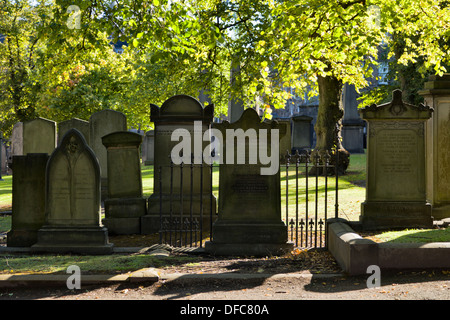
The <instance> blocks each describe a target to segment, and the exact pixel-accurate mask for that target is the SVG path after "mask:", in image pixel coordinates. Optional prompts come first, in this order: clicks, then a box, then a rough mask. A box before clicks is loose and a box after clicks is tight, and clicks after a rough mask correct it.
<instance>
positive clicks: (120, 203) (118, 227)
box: [102, 198, 147, 234]
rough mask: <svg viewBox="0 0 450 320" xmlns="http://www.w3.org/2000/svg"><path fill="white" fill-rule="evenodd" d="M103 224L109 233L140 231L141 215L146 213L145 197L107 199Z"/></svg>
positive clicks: (134, 232) (137, 232)
mask: <svg viewBox="0 0 450 320" xmlns="http://www.w3.org/2000/svg"><path fill="white" fill-rule="evenodd" d="M104 205H105V218H104V219H103V220H102V223H103V225H105V226H106V227H107V228H108V232H109V233H110V234H139V233H141V217H142V216H144V215H145V214H146V213H147V200H146V199H145V198H125V199H107V200H105V202H104Z"/></svg>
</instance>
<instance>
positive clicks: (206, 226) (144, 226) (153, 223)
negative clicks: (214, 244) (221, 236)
mask: <svg viewBox="0 0 450 320" xmlns="http://www.w3.org/2000/svg"><path fill="white" fill-rule="evenodd" d="M216 217H217V216H216V215H214V217H213V220H215V219H216ZM162 218H163V221H164V220H165V219H167V221H169V219H170V214H163V215H162ZM192 218H193V220H197V221H198V222H199V223H200V215H198V214H195V215H193V216H192ZM140 219H141V234H153V233H158V232H159V231H160V229H161V218H160V215H159V214H147V215H145V216H142V217H141V218H140ZM172 219H178V220H180V215H179V214H173V215H172ZM183 219H189V220H190V215H189V213H186V214H185V215H183ZM210 221H211V219H210V216H209V213H208V214H206V215H203V226H202V230H203V232H209V230H210Z"/></svg>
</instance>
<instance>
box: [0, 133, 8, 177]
mask: <svg viewBox="0 0 450 320" xmlns="http://www.w3.org/2000/svg"><path fill="white" fill-rule="evenodd" d="M0 141H2V142H1V145H0V148H1V153H2V154H1V156H0V159H1V170H2V171H1V172H2V174H6V173H8V172H7V171H8V166H7V164H8V153H9V152H8V146H7V145H6V144H5V143H4V142H3V140H0Z"/></svg>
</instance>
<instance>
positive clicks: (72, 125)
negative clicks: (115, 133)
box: [58, 118, 90, 145]
mask: <svg viewBox="0 0 450 320" xmlns="http://www.w3.org/2000/svg"><path fill="white" fill-rule="evenodd" d="M70 129H77V130H78V131H80V132H81V134H82V135H83V136H84V139H85V140H86V142H87V144H88V145H89V136H90V133H89V121H86V120H81V119H78V118H73V119H70V120H66V121H62V122H59V123H58V145H60V144H61V141H62V138H63V137H64V135H65V134H66V132H68V131H69V130H70Z"/></svg>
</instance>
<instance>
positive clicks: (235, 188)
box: [205, 108, 292, 256]
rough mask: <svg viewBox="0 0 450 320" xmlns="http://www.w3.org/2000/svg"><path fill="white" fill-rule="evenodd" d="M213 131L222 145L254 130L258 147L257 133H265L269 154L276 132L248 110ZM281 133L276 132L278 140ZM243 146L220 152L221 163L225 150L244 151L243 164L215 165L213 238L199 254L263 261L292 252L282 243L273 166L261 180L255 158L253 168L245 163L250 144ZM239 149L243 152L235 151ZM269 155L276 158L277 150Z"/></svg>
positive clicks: (273, 124) (277, 182)
mask: <svg viewBox="0 0 450 320" xmlns="http://www.w3.org/2000/svg"><path fill="white" fill-rule="evenodd" d="M214 128H215V129H218V130H220V131H221V132H222V135H223V141H227V139H230V138H231V134H232V133H233V132H235V130H237V129H242V130H244V132H247V130H249V129H250V130H256V140H257V142H258V143H259V142H261V139H260V138H261V135H260V131H259V130H260V129H264V130H267V141H268V142H269V143H268V151H267V154H268V155H269V154H271V152H272V148H271V143H270V141H271V139H272V135H273V134H274V133H275V131H274V130H280V129H281V128H282V127H281V126H280V125H279V124H278V123H277V122H276V121H272V122H263V123H261V120H260V117H259V116H258V114H257V112H256V111H255V110H253V109H251V108H248V109H246V110H245V111H244V112H243V114H242V117H241V118H240V119H239V120H238V121H236V122H234V123H231V124H230V123H229V122H223V123H221V124H216V125H215V126H214ZM283 134H285V133H279V137H282V136H283ZM228 135H230V136H228ZM275 137H276V136H275ZM232 139H234V138H232ZM235 140H237V139H235ZM228 141H230V140H228ZM244 141H245V142H243V141H242V140H240V142H238V143H235V144H234V146H233V149H234V150H230V149H227V148H226V147H225V148H224V150H223V153H224V156H223V157H224V159H226V158H227V153H229V152H230V151H232V152H233V155H234V157H236V155H237V157H244V155H243V154H241V153H242V152H245V161H241V162H244V163H243V164H237V160H234V161H232V163H230V162H229V161H228V160H227V161H222V163H221V164H220V171H219V208H218V218H217V220H216V221H215V222H214V224H213V239H212V241H208V242H206V243H205V250H206V251H207V252H209V253H211V254H217V255H254V256H260V255H264V256H266V255H278V254H282V253H285V252H287V251H289V250H291V249H292V244H291V243H288V242H287V226H286V225H285V224H284V222H283V221H282V220H281V193H280V192H281V191H280V170H279V167H277V168H276V173H275V174H267V175H266V174H264V175H263V174H262V172H261V169H262V168H263V167H266V165H263V164H262V163H261V159H260V157H258V160H257V161H256V163H255V164H249V163H250V162H251V161H249V159H250V156H251V154H250V153H251V151H250V147H255V145H254V144H255V141H253V140H252V141H250V139H245V140H244ZM277 142H278V143H279V141H277ZM241 147H245V149H241V151H240V152H239V148H241ZM243 150H245V151H243ZM254 150H255V149H254ZM256 150H257V149H256ZM259 150H260V149H259ZM238 152H239V153H238ZM274 152H277V155H278V152H279V151H278V150H274ZM253 161H254V160H252V162H253Z"/></svg>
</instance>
